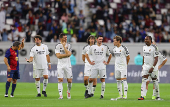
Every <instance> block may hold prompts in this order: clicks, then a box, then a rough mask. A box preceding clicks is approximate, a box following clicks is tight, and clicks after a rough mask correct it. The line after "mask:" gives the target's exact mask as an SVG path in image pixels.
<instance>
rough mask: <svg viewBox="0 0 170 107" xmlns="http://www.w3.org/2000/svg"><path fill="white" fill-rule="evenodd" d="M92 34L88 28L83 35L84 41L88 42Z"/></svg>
mask: <svg viewBox="0 0 170 107" xmlns="http://www.w3.org/2000/svg"><path fill="white" fill-rule="evenodd" d="M89 36H90V29H89V28H87V29H86V31H85V32H84V35H83V39H82V40H83V41H82V42H87V41H86V40H87V38H88V37H89Z"/></svg>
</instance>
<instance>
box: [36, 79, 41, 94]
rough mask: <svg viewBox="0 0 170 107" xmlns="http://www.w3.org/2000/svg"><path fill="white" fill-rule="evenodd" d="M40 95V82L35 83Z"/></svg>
mask: <svg viewBox="0 0 170 107" xmlns="http://www.w3.org/2000/svg"><path fill="white" fill-rule="evenodd" d="M35 85H36V88H37V92H38V94H40V81H35Z"/></svg>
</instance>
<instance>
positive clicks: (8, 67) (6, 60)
mask: <svg viewBox="0 0 170 107" xmlns="http://www.w3.org/2000/svg"><path fill="white" fill-rule="evenodd" d="M4 62H5V65H6V66H7V71H8V72H10V71H11V68H10V66H9V64H8V59H7V58H6V57H5V58H4Z"/></svg>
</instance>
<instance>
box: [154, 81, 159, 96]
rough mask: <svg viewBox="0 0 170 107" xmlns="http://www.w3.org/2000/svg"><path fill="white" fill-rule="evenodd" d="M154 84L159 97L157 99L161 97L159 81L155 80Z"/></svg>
mask: <svg viewBox="0 0 170 107" xmlns="http://www.w3.org/2000/svg"><path fill="white" fill-rule="evenodd" d="M153 84H154V86H155V90H156V95H157V97H160V92H159V84H158V81H157V80H153Z"/></svg>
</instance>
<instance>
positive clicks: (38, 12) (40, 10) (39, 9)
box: [34, 6, 44, 15]
mask: <svg viewBox="0 0 170 107" xmlns="http://www.w3.org/2000/svg"><path fill="white" fill-rule="evenodd" d="M41 13H42V14H43V13H44V12H43V9H42V7H41V6H39V8H38V10H37V11H35V13H34V14H35V15H37V14H38V15H40V14H41Z"/></svg>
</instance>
